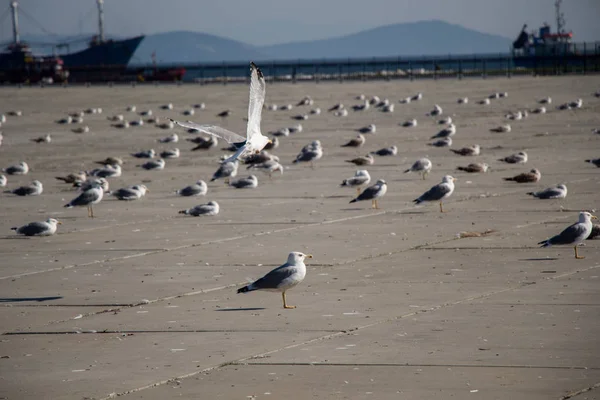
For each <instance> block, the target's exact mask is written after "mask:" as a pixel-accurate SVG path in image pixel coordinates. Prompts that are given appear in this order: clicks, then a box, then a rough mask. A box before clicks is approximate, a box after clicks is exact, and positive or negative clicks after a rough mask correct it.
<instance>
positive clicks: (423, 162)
mask: <svg viewBox="0 0 600 400" xmlns="http://www.w3.org/2000/svg"><path fill="white" fill-rule="evenodd" d="M432 166H433V164H432V163H431V160H429V159H428V158H420V159H418V160H417V161H415V162H414V164H413V165H412V166H411V167H410V168H409V169H407V170H406V171H404V173H405V174H406V173H409V172H418V173H420V174H421V175H422V177H423V179H425V177H426V176H427V174H429V172H431V167H432Z"/></svg>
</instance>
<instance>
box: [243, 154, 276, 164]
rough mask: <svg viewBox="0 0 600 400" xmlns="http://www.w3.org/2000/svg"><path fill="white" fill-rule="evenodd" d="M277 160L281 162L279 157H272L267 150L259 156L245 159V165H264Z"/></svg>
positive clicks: (251, 155) (250, 156)
mask: <svg viewBox="0 0 600 400" xmlns="http://www.w3.org/2000/svg"><path fill="white" fill-rule="evenodd" d="M270 160H275V161H277V162H279V157H277V156H274V155H272V154H271V153H269V152H268V151H266V150H263V151H261V152H260V153H258V154H250V155H249V156H247V157H244V164H246V165H253V164H262V163H264V162H267V161H270Z"/></svg>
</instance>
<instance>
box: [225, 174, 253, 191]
mask: <svg viewBox="0 0 600 400" xmlns="http://www.w3.org/2000/svg"><path fill="white" fill-rule="evenodd" d="M229 185H230V186H233V187H234V188H236V189H255V188H256V187H258V178H257V177H256V175H250V176H248V177H247V178H239V179H237V180H235V181H233V182H231V183H230V184H229Z"/></svg>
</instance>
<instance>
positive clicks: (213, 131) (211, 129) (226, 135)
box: [171, 112, 260, 143]
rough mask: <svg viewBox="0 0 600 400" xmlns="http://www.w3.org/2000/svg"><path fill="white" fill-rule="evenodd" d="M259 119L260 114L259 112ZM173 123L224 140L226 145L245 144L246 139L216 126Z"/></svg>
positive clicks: (188, 122) (187, 122)
mask: <svg viewBox="0 0 600 400" xmlns="http://www.w3.org/2000/svg"><path fill="white" fill-rule="evenodd" d="M259 119H260V112H259ZM171 121H173V123H175V124H177V125H179V126H182V127H184V128H188V129H196V130H198V131H200V132H204V133H207V134H209V135H212V136H216V137H218V138H219V139H223V140H225V141H226V142H227V143H239V142H245V141H246V139H245V138H244V137H243V136H240V135H238V134H237V133H234V132H231V131H228V130H227V129H225V128H221V127H220V126H216V125H200V124H196V123H194V122H191V121H186V122H180V121H175V120H173V119H172V120H171Z"/></svg>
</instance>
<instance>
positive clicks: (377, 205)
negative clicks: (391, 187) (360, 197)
mask: <svg viewBox="0 0 600 400" xmlns="http://www.w3.org/2000/svg"><path fill="white" fill-rule="evenodd" d="M375 209H377V210H379V202H378V201H377V199H375Z"/></svg>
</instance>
